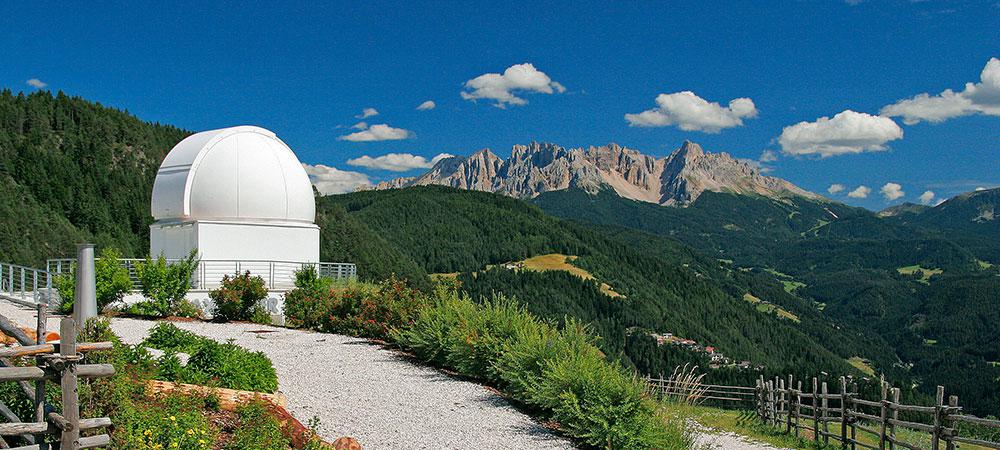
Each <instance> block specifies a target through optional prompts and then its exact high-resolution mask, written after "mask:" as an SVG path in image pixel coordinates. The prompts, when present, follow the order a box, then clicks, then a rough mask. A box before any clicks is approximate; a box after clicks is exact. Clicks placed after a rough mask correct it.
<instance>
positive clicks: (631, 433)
mask: <svg viewBox="0 0 1000 450" xmlns="http://www.w3.org/2000/svg"><path fill="white" fill-rule="evenodd" d="M393 336H394V337H395V338H396V339H397V342H398V343H399V344H400V346H402V347H403V348H406V349H409V350H411V351H413V352H414V353H415V354H416V355H417V356H418V357H420V358H423V359H426V360H428V361H432V362H434V363H436V364H440V365H444V366H446V367H449V368H451V369H454V370H456V371H458V372H459V373H461V374H463V375H466V376H471V377H477V378H480V379H484V380H486V381H489V382H492V383H495V384H498V385H499V386H501V387H503V388H504V389H506V390H507V392H508V393H509V394H511V395H512V397H513V398H514V399H516V400H517V401H520V402H522V403H524V404H527V405H530V406H533V407H535V408H538V409H539V410H540V411H542V412H543V413H544V414H546V415H549V416H550V417H551V418H552V419H553V420H554V421H556V422H558V423H559V424H560V427H561V428H560V429H561V431H563V432H565V433H566V434H568V435H570V436H573V437H576V438H578V439H581V440H582V441H584V442H585V443H587V444H588V445H590V446H593V447H599V448H608V449H612V448H613V449H648V448H658V449H671V448H687V447H688V445H689V440H688V438H687V437H686V435H685V433H684V431H683V429H682V428H681V427H682V426H681V425H678V424H670V423H667V421H666V420H665V419H664V418H663V417H660V416H659V415H658V413H657V410H658V406H657V405H656V404H655V403H654V402H653V401H652V400H650V399H648V398H646V396H645V394H644V390H643V385H642V382H641V381H640V380H637V379H636V378H634V377H633V376H632V375H631V374H629V373H627V372H626V371H625V370H624V369H623V368H622V367H621V366H620V365H618V364H617V363H614V364H612V363H610V362H608V361H607V360H606V359H605V357H604V355H603V354H602V353H601V352H600V351H599V350H598V349H597V347H596V346H595V345H594V343H595V338H594V337H593V336H592V335H591V334H590V333H589V332H588V330H587V328H586V327H585V326H583V325H581V324H580V323H578V322H576V321H573V320H567V324H566V326H565V327H564V328H562V329H558V328H557V327H555V326H553V325H552V324H550V323H547V322H543V321H541V320H539V319H537V318H535V317H534V316H533V315H531V314H530V313H528V312H527V311H525V310H524V309H523V308H521V307H519V306H517V304H516V303H515V302H514V301H513V300H510V299H507V298H504V297H502V296H498V297H495V298H493V299H491V300H488V301H485V302H483V303H482V304H476V303H474V302H472V301H471V300H469V299H468V298H461V297H459V296H458V295H456V294H455V293H454V292H449V291H446V290H443V289H439V290H437V291H436V293H435V300H434V303H433V304H432V305H431V306H430V307H428V308H425V309H423V310H421V311H420V312H419V313H418V314H417V315H416V318H415V322H414V323H413V325H412V326H411V327H409V328H407V329H403V330H400V331H398V332H396V333H394V334H393Z"/></svg>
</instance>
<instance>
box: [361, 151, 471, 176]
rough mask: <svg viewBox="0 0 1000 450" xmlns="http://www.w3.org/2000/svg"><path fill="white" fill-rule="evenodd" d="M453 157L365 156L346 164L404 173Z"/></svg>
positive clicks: (431, 165) (406, 154)
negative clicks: (428, 158)
mask: <svg viewBox="0 0 1000 450" xmlns="http://www.w3.org/2000/svg"><path fill="white" fill-rule="evenodd" d="M452 156H454V155H450V154H448V153H440V154H438V155H437V156H435V157H434V158H432V159H431V160H430V161H428V160H427V158H424V157H423V156H415V155H411V154H409V153H389V154H387V155H382V156H376V157H374V158H372V157H371V156H368V155H365V156H362V157H360V158H354V159H350V160H348V161H347V164H350V165H352V166H357V167H367V168H369V169H380V170H390V171H393V172H406V171H409V170H413V169H430V168H431V167H433V166H434V164H435V163H437V162H438V161H440V160H442V159H444V158H450V157H452Z"/></svg>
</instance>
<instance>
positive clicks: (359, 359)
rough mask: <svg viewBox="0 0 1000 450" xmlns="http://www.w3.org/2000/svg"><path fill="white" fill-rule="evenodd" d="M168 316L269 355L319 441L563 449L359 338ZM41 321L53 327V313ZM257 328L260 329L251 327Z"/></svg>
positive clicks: (16, 309) (515, 418)
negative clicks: (314, 421) (315, 420)
mask: <svg viewBox="0 0 1000 450" xmlns="http://www.w3.org/2000/svg"><path fill="white" fill-rule="evenodd" d="M0 314H3V315H5V316H7V317H8V318H10V319H11V320H14V321H16V322H18V323H19V324H22V325H27V326H31V327H34V323H35V320H36V319H35V316H34V313H33V311H32V310H30V309H27V308H22V307H20V306H17V305H14V304H12V303H9V302H6V301H0ZM175 324H176V325H177V326H178V327H179V328H182V329H185V330H189V331H192V332H194V333H197V334H200V335H202V336H206V337H209V338H212V339H215V340H217V341H220V342H225V341H227V340H229V339H232V340H234V342H235V343H236V344H237V345H240V346H243V347H245V348H247V349H250V350H255V351H262V352H264V353H265V354H266V355H267V356H268V357H269V358H271V361H273V362H274V367H275V369H276V370H277V373H278V383H279V390H280V392H281V393H282V394H284V395H285V396H286V397H287V399H288V410H289V412H291V413H292V415H294V416H295V417H296V418H297V419H299V420H300V421H302V422H303V423H306V422H307V421H308V420H309V419H310V418H312V417H319V418H320V427H319V434H320V435H321V436H322V437H323V438H324V439H327V440H329V441H333V440H334V439H336V438H338V437H341V436H352V437H354V438H356V439H358V441H359V442H361V444H362V446H364V448H365V449H366V450H377V449H404V448H405V449H567V448H573V444H572V443H571V442H569V441H567V440H565V439H563V438H560V437H558V436H556V435H554V434H553V433H551V432H550V431H549V430H547V429H545V428H544V427H542V426H540V425H539V424H538V423H537V422H535V421H533V420H532V419H531V418H530V417H528V416H526V415H525V414H523V413H521V412H519V411H517V410H516V409H514V408H512V407H511V406H510V405H509V404H508V403H507V401H506V400H504V399H503V398H502V397H500V396H499V395H496V394H494V393H492V392H490V391H489V390H487V389H486V388H485V387H483V386H481V385H478V384H475V383H470V382H466V381H460V380H456V379H454V378H452V377H449V376H447V375H445V374H443V373H441V372H439V371H437V370H435V369H432V368H428V367H423V366H419V365H415V364H413V363H411V362H409V361H407V360H405V359H404V358H402V357H400V356H398V355H397V354H395V353H394V352H392V351H389V350H385V349H382V348H380V347H379V346H376V345H372V344H370V343H368V342H366V341H364V340H362V339H357V338H351V337H347V336H341V335H335V334H325V333H314V332H309V331H300V330H290V329H285V328H276V327H266V326H260V325H253V324H213V323H203V322H190V323H175ZM111 325H112V329H113V330H114V331H115V333H116V334H118V336H120V337H121V338H122V340H124V341H125V342H127V343H131V344H134V343H138V342H139V341H141V340H142V339H143V338H144V337H145V336H146V335H147V333H148V331H149V329H150V328H152V327H153V325H155V322H152V321H145V320H136V319H113V320H112V323H111ZM48 327H49V329H51V330H58V329H59V328H58V321H57V319H52V320H50V322H49V324H48ZM259 330H267V331H268V332H266V333H252V332H251V331H259Z"/></svg>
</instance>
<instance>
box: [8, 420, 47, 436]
mask: <svg viewBox="0 0 1000 450" xmlns="http://www.w3.org/2000/svg"><path fill="white" fill-rule="evenodd" d="M48 428H49V424H47V423H45V422H29V423H24V422H8V423H0V435H3V436H16V435H19V434H37V433H41V432H43V431H45V430H47V429H48Z"/></svg>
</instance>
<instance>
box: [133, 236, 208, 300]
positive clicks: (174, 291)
mask: <svg viewBox="0 0 1000 450" xmlns="http://www.w3.org/2000/svg"><path fill="white" fill-rule="evenodd" d="M197 268H198V250H191V253H189V254H188V256H187V257H186V258H183V259H181V260H179V261H175V262H172V263H168V262H167V260H166V259H165V258H164V257H163V255H160V256H159V257H158V258H156V260H155V261H154V260H152V259H151V258H149V257H146V260H145V261H144V262H140V263H137V264H136V265H135V273H136V276H137V277H138V278H139V282H140V283H141V284H142V295H143V296H144V297H146V301H143V302H139V303H136V304H134V305H132V306H131V307H130V308H129V312H131V313H133V314H137V315H141V316H151V317H165V316H168V315H170V314H173V313H174V311H175V307H176V304H177V303H178V302H180V301H181V300H182V299H183V298H184V296H185V295H187V292H188V290H189V289H191V276H192V275H193V274H194V271H195V270H196V269H197Z"/></svg>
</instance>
